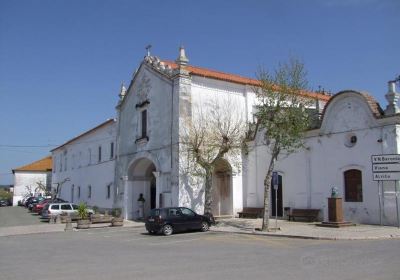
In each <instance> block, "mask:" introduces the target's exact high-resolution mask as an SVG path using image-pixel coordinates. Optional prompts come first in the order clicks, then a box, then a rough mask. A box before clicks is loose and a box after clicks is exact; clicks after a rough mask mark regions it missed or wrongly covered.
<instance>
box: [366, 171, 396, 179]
mask: <svg viewBox="0 0 400 280" xmlns="http://www.w3.org/2000/svg"><path fill="white" fill-rule="evenodd" d="M373 177H374V181H398V180H400V172H380V173H373Z"/></svg>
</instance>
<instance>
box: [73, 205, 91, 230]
mask: <svg viewBox="0 0 400 280" xmlns="http://www.w3.org/2000/svg"><path fill="white" fill-rule="evenodd" d="M87 209H88V208H87V205H86V204H85V203H83V202H81V203H80V204H79V205H78V217H79V219H78V221H77V226H76V227H77V228H78V229H88V228H89V227H90V220H89V215H88V211H87Z"/></svg>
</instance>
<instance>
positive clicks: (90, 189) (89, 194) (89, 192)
mask: <svg viewBox="0 0 400 280" xmlns="http://www.w3.org/2000/svg"><path fill="white" fill-rule="evenodd" d="M87 197H88V198H92V186H91V185H89V186H88V196H87Z"/></svg>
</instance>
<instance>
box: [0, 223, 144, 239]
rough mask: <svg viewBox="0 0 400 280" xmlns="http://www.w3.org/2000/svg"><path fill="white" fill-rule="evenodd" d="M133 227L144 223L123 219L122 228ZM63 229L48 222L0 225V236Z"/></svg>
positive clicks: (94, 227) (108, 225)
mask: <svg viewBox="0 0 400 280" xmlns="http://www.w3.org/2000/svg"><path fill="white" fill-rule="evenodd" d="M72 227H73V230H75V231H76V230H77V229H76V223H74V222H73V223H72ZM109 227H111V226H110V223H98V224H91V225H90V228H91V229H96V228H109ZM134 227H143V228H144V223H143V222H135V221H129V220H124V225H123V226H122V228H134ZM118 228H121V227H118ZM64 230H65V224H48V223H42V224H39V225H26V226H10V227H0V237H2V236H12V235H23V234H35V233H47V232H64ZM89 230H90V229H89Z"/></svg>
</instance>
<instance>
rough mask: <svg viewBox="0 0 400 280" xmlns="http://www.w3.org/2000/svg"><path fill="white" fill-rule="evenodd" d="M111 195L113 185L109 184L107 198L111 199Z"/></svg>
mask: <svg viewBox="0 0 400 280" xmlns="http://www.w3.org/2000/svg"><path fill="white" fill-rule="evenodd" d="M110 197H111V185H108V186H107V199H110Z"/></svg>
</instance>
